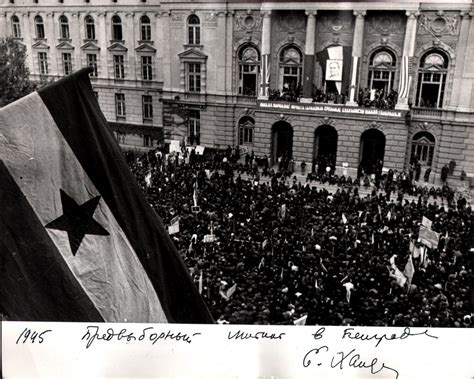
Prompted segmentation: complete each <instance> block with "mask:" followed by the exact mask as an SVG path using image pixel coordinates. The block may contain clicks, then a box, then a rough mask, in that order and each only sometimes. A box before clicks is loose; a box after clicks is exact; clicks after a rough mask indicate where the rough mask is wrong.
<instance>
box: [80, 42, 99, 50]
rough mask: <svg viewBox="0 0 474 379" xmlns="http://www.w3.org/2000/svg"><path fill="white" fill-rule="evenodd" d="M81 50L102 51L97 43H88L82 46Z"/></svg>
mask: <svg viewBox="0 0 474 379" xmlns="http://www.w3.org/2000/svg"><path fill="white" fill-rule="evenodd" d="M81 49H82V50H94V51H98V50H100V47H99V46H97V44H96V43H95V42H90V41H89V42H86V43H85V44H84V45H82V46H81Z"/></svg>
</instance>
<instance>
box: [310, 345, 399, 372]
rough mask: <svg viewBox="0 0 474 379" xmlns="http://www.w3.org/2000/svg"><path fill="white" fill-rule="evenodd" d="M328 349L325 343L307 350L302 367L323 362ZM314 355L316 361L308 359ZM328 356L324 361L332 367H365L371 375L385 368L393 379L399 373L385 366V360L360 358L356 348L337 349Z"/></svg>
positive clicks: (318, 364)
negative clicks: (328, 359) (345, 350)
mask: <svg viewBox="0 0 474 379" xmlns="http://www.w3.org/2000/svg"><path fill="white" fill-rule="evenodd" d="M329 351H330V349H329V347H328V346H326V345H323V346H321V347H318V348H314V349H311V350H309V351H308V352H307V353H306V354H305V356H304V357H303V367H309V366H310V365H312V364H316V365H317V366H322V365H323V362H324V361H325V358H326V359H327V358H328V357H327V355H328V353H329ZM325 355H326V356H325ZM315 356H318V357H317V358H318V361H317V362H313V361H312V360H311V359H310V358H312V359H313V360H315ZM329 357H330V361H326V364H328V363H329V367H331V368H333V369H334V368H339V369H340V370H344V369H345V368H353V369H367V370H370V373H371V374H372V375H375V374H378V373H379V372H381V371H382V370H387V371H392V372H393V373H394V374H395V379H397V378H398V375H399V373H398V371H397V370H396V369H395V368H393V367H389V366H387V365H386V364H385V362H380V361H379V359H378V358H368V359H364V358H362V356H361V355H360V354H359V353H358V352H357V350H356V349H352V350H350V351H349V352H344V351H338V352H336V353H334V354H332V356H331V354H329Z"/></svg>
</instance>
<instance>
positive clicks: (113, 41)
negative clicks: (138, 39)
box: [110, 39, 125, 45]
mask: <svg viewBox="0 0 474 379" xmlns="http://www.w3.org/2000/svg"><path fill="white" fill-rule="evenodd" d="M110 43H111V44H113V43H121V44H122V45H124V44H125V40H123V39H111V40H110Z"/></svg>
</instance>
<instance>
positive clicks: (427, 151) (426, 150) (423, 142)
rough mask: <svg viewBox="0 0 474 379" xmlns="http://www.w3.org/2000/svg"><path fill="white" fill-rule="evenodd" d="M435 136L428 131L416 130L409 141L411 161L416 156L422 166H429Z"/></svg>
mask: <svg viewBox="0 0 474 379" xmlns="http://www.w3.org/2000/svg"><path fill="white" fill-rule="evenodd" d="M434 147H435V138H434V137H433V135H432V134H431V133H429V132H418V133H416V134H415V135H414V136H413V139H412V143H411V161H412V162H413V161H414V160H415V158H416V160H417V161H418V162H420V164H421V165H422V166H431V165H432V163H433V153H434Z"/></svg>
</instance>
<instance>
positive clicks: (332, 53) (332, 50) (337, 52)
mask: <svg viewBox="0 0 474 379" xmlns="http://www.w3.org/2000/svg"><path fill="white" fill-rule="evenodd" d="M328 55H329V59H340V60H342V58H343V56H342V46H333V47H329V48H328Z"/></svg>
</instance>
